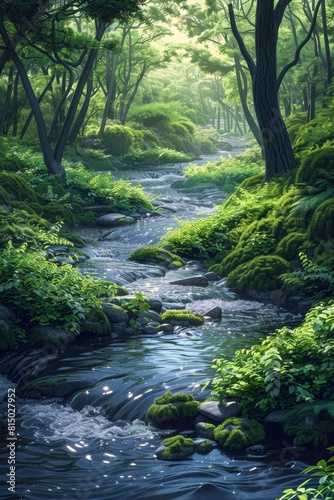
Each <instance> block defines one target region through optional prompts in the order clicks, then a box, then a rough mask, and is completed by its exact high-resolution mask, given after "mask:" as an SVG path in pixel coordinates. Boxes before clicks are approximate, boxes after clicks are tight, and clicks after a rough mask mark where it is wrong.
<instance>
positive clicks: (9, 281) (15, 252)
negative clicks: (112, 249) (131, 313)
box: [0, 244, 115, 333]
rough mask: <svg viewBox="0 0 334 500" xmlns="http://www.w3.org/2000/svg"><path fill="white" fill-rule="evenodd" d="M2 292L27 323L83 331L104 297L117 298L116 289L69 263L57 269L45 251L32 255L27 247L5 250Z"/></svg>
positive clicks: (0, 264) (0, 279) (0, 281)
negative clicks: (84, 273)
mask: <svg viewBox="0 0 334 500" xmlns="http://www.w3.org/2000/svg"><path fill="white" fill-rule="evenodd" d="M1 257H2V258H1V260H0V292H1V300H2V303H3V304H5V305H7V306H8V307H12V308H14V309H15V311H16V312H17V314H18V316H19V318H20V320H21V321H22V322H23V323H24V324H36V323H37V324H40V325H50V326H57V327H58V328H65V329H66V330H69V331H71V332H74V333H79V332H80V324H81V322H82V321H83V320H85V318H86V316H87V315H89V314H90V313H91V311H92V310H95V309H100V310H101V309H102V298H109V297H113V296H114V293H115V287H114V285H113V284H112V283H109V282H106V281H103V280H101V279H93V278H91V277H89V276H83V275H82V274H81V273H80V272H79V271H78V270H77V269H75V268H73V267H72V266H71V265H69V264H63V265H62V266H57V265H56V264H53V263H52V262H50V261H47V260H46V257H45V255H44V253H43V252H28V251H27V247H26V245H23V246H22V247H20V248H17V249H16V248H13V246H12V245H11V244H8V246H7V247H6V248H5V249H4V250H3V251H2V255H1Z"/></svg>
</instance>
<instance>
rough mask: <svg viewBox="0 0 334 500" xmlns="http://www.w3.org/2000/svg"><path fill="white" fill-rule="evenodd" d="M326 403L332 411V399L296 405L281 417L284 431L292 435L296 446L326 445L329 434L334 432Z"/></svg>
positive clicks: (333, 423)
mask: <svg viewBox="0 0 334 500" xmlns="http://www.w3.org/2000/svg"><path fill="white" fill-rule="evenodd" d="M327 404H328V408H331V411H332V412H333V408H334V403H333V401H328V403H326V402H325V401H319V402H314V403H301V404H299V405H297V406H296V407H295V408H293V409H292V410H291V411H289V412H287V413H286V415H285V416H284V418H283V431H284V433H285V434H286V435H287V436H291V437H293V438H294V442H295V443H296V445H298V446H305V445H312V446H315V447H318V446H322V447H326V446H328V444H329V436H330V435H331V434H332V433H333V432H334V419H333V417H332V416H331V415H330V414H329V412H328V410H327V409H326V405H327ZM322 408H323V409H322Z"/></svg>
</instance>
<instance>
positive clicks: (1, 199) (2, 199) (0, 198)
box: [0, 186, 11, 205]
mask: <svg viewBox="0 0 334 500" xmlns="http://www.w3.org/2000/svg"><path fill="white" fill-rule="evenodd" d="M10 201H11V200H10V196H9V194H8V193H7V191H6V190H5V189H4V188H3V187H2V186H0V204H2V203H3V204H4V205H10Z"/></svg>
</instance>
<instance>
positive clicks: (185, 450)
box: [155, 434, 195, 460]
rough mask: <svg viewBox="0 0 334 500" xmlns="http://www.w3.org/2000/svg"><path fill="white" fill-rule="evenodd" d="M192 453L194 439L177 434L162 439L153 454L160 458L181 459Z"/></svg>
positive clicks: (193, 450) (193, 451)
mask: <svg viewBox="0 0 334 500" xmlns="http://www.w3.org/2000/svg"><path fill="white" fill-rule="evenodd" d="M193 453H195V448H194V440H193V439H191V438H185V437H184V436H181V435H179V434H178V435H177V436H173V437H170V438H167V439H164V440H163V441H162V446H160V448H158V449H157V450H156V452H155V455H156V457H157V458H159V459H161V460H183V459H184V458H187V457H188V456H189V455H192V454H193Z"/></svg>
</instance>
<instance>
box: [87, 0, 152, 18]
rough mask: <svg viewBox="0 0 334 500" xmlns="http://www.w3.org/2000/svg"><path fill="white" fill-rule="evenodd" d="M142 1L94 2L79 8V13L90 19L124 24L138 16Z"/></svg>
mask: <svg viewBox="0 0 334 500" xmlns="http://www.w3.org/2000/svg"><path fill="white" fill-rule="evenodd" d="M143 4H144V0H123V1H122V2H120V1H119V0H94V1H91V2H86V5H82V6H81V7H80V9H81V11H82V12H83V13H84V14H85V15H87V16H89V17H91V18H92V19H97V20H103V21H105V22H107V23H112V22H114V21H115V20H118V21H121V22H126V21H128V20H129V19H130V18H131V17H133V16H136V15H137V16H138V15H139V14H140V8H141V6H142V5H143Z"/></svg>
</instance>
